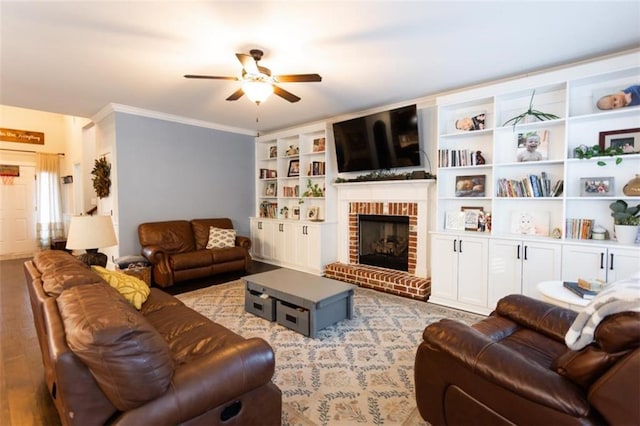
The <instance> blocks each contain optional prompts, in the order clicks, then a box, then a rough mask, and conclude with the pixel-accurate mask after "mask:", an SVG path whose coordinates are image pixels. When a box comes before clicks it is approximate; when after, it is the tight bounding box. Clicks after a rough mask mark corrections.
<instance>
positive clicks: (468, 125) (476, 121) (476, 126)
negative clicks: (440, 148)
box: [454, 112, 486, 132]
mask: <svg viewBox="0 0 640 426" xmlns="http://www.w3.org/2000/svg"><path fill="white" fill-rule="evenodd" d="M485 119H486V114H485V113H484V112H481V113H478V114H476V115H474V116H473V117H462V118H459V119H457V120H456V122H455V123H454V124H455V126H456V130H462V131H465V132H470V131H473V130H484V129H485V124H484V122H485Z"/></svg>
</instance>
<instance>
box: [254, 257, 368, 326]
mask: <svg viewBox="0 0 640 426" xmlns="http://www.w3.org/2000/svg"><path fill="white" fill-rule="evenodd" d="M242 279H243V281H244V282H245V310H246V311H247V312H250V313H252V314H255V315H258V316H260V317H262V318H265V319H267V320H269V321H273V320H276V321H278V323H279V324H281V325H283V326H285V327H287V328H290V329H292V330H295V331H297V332H299V333H302V334H304V335H305V336H309V337H311V338H315V337H316V333H317V332H318V330H322V329H323V328H325V327H328V326H329V325H331V324H335V323H336V322H338V321H342V320H343V319H351V318H352V316H353V290H354V289H355V288H356V287H357V286H356V285H353V284H347V283H343V282H341V281H337V280H334V279H331V278H325V277H319V276H317V275H311V274H307V273H305V272H300V271H295V270H292V269H286V268H281V269H274V270H273V271H268V272H262V273H259V274H253V275H248V276H246V277H243V278H242Z"/></svg>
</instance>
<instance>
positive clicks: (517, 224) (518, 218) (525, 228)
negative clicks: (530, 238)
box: [511, 211, 549, 237]
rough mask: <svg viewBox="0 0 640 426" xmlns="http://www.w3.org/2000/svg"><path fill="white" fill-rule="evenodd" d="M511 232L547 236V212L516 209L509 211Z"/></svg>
mask: <svg viewBox="0 0 640 426" xmlns="http://www.w3.org/2000/svg"><path fill="white" fill-rule="evenodd" d="M511 232H512V233H513V234H520V235H540V236H545V237H548V236H549V212H542V211H518V212H512V213H511Z"/></svg>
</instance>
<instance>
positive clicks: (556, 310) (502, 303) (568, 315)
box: [494, 294, 578, 343]
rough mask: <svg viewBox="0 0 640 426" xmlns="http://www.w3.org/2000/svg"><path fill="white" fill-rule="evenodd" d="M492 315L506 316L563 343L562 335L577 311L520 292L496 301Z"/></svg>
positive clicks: (571, 322) (565, 332)
mask: <svg viewBox="0 0 640 426" xmlns="http://www.w3.org/2000/svg"><path fill="white" fill-rule="evenodd" d="M494 315H501V316H504V317H507V318H509V319H511V320H512V321H514V322H516V323H518V324H519V325H521V326H523V327H526V328H529V329H531V330H534V331H537V332H539V333H541V334H544V335H545V336H547V337H550V338H552V339H554V340H557V341H559V342H563V343H564V336H565V334H567V330H569V327H571V324H573V321H574V320H575V318H576V316H577V315H578V313H577V312H575V311H572V310H571V309H565V308H562V307H559V306H556V305H552V304H550V303H547V302H543V301H541V300H537V299H533V298H531V297H527V296H523V295H521V294H512V295H509V296H506V297H503V298H502V299H500V300H499V301H498V305H497V306H496V310H495V311H494Z"/></svg>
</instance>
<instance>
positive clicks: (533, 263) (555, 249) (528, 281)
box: [522, 241, 562, 300]
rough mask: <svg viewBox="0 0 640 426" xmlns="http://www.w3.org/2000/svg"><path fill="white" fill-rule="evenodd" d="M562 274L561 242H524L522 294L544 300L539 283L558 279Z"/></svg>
mask: <svg viewBox="0 0 640 426" xmlns="http://www.w3.org/2000/svg"><path fill="white" fill-rule="evenodd" d="M561 276H562V247H561V246H560V245H559V244H550V243H539V242H530V241H524V242H523V252H522V294H524V295H525V296H529V297H535V298H536V299H540V300H544V299H543V297H542V294H541V293H540V292H538V289H537V286H538V283H540V282H542V281H558V280H560V277H561Z"/></svg>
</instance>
